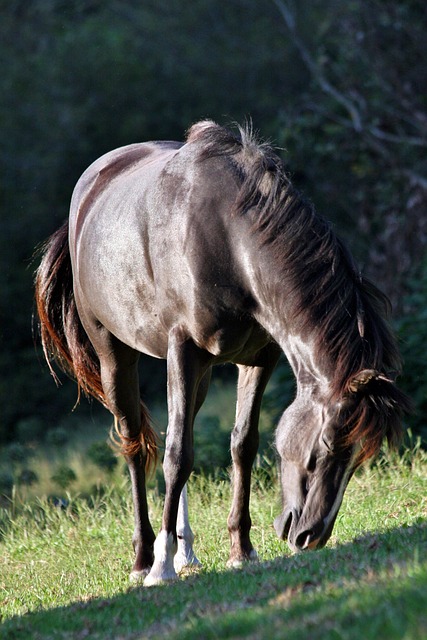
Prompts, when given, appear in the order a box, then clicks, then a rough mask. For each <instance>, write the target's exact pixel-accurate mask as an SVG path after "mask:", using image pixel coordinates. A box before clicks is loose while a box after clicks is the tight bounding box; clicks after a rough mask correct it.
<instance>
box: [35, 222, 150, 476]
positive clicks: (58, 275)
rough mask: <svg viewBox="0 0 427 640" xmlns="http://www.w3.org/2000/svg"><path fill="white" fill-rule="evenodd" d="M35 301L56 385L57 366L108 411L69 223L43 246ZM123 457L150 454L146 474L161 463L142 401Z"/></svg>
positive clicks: (124, 442) (123, 442)
mask: <svg viewBox="0 0 427 640" xmlns="http://www.w3.org/2000/svg"><path fill="white" fill-rule="evenodd" d="M35 301H36V309H37V314H38V318H39V326H40V337H41V343H42V347H43V352H44V355H45V358H46V361H47V363H48V366H49V369H50V372H51V373H52V376H53V377H54V379H55V381H56V382H57V383H58V377H57V375H56V373H55V371H54V369H53V363H54V362H56V363H57V364H58V366H59V367H60V368H61V369H62V370H63V371H64V372H65V373H66V374H67V375H69V376H70V377H72V378H74V379H75V380H76V382H77V385H78V399H77V402H78V401H79V399H80V395H81V391H83V392H84V393H85V394H86V395H88V396H93V397H94V398H96V399H97V400H99V401H100V402H101V403H102V404H103V405H104V407H106V408H107V409H109V406H108V402H107V399H106V397H105V394H104V390H103V388H102V382H101V370H100V364H99V359H98V356H97V354H96V352H95V349H94V348H93V346H92V343H91V342H90V340H89V338H88V336H87V334H86V332H85V330H84V328H83V325H82V323H81V320H80V318H79V315H78V312H77V307H76V302H75V298H74V291H73V276H72V270H71V258H70V248H69V243H68V222H65V223H64V224H63V225H62V227H60V229H58V231H56V232H55V233H54V234H53V235H52V236H51V237H50V238H49V240H48V241H47V242H46V244H45V245H44V246H43V247H42V260H41V262H40V266H39V267H38V269H37V271H36V277H35ZM118 433H119V436H120V440H121V452H122V453H123V454H124V455H125V456H135V455H137V454H139V453H140V452H141V451H145V452H146V455H147V469H149V468H151V467H152V466H154V465H155V463H156V460H157V436H156V433H155V431H154V429H153V428H152V426H151V422H150V416H149V413H148V410H147V408H146V407H145V405H144V404H143V403H142V402H141V429H140V433H139V434H138V436H136V437H135V438H126V437H125V436H123V435H122V434H121V433H120V432H118Z"/></svg>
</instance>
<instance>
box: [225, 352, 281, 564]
mask: <svg viewBox="0 0 427 640" xmlns="http://www.w3.org/2000/svg"><path fill="white" fill-rule="evenodd" d="M278 357H279V351H278V349H277V348H276V347H275V345H274V346H273V345H270V346H269V347H267V348H266V349H265V352H264V354H263V359H262V361H261V362H262V366H253V367H247V366H243V365H239V378H238V387H237V409H236V423H235V426H234V429H233V432H232V434H231V456H232V460H233V500H232V504H231V510H230V514H229V516H228V531H229V534H230V542H231V550H230V558H229V561H228V564H229V566H232V567H239V566H241V565H242V563H243V562H245V561H247V560H254V559H256V558H257V554H256V551H255V549H254V548H253V546H252V543H251V540H250V535H249V534H250V529H251V525H252V522H251V517H250V514H249V498H250V491H251V472H252V465H253V462H254V460H255V456H256V453H257V451H258V444H259V434H258V421H259V414H260V409H261V400H262V396H263V393H264V390H265V387H266V385H267V382H268V380H269V379H270V376H271V373H272V371H273V369H274V367H275V365H276V363H277V360H278Z"/></svg>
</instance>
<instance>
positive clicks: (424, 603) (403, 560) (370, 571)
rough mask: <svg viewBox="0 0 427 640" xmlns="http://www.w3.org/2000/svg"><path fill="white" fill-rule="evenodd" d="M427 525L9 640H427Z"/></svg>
mask: <svg viewBox="0 0 427 640" xmlns="http://www.w3.org/2000/svg"><path fill="white" fill-rule="evenodd" d="M426 551H427V522H421V523H418V524H416V525H413V526H411V527H398V528H396V529H392V530H389V531H387V532H384V533H380V534H375V533H369V534H366V535H364V536H362V537H360V538H357V539H356V540H354V541H353V542H351V543H349V544H345V545H339V546H337V547H335V548H326V549H323V550H321V551H316V552H308V553H306V554H301V555H298V556H292V557H283V558H280V559H276V560H274V561H271V562H264V563H263V562H260V563H258V564H250V565H247V566H246V567H245V568H244V569H242V570H239V571H236V570H233V571H224V572H212V573H203V572H202V573H200V574H197V575H194V574H193V575H190V576H189V577H187V578H186V579H184V580H181V581H180V582H177V583H174V584H172V585H169V586H166V587H157V588H151V589H144V588H143V587H133V588H129V590H128V591H127V592H125V593H120V594H118V595H117V596H115V597H113V598H109V599H93V600H90V601H88V602H76V603H73V604H71V605H69V606H67V607H59V608H56V609H51V610H43V611H39V612H34V613H30V614H27V615H25V616H22V617H15V618H12V619H10V620H8V621H6V622H4V623H3V625H1V626H0V638H2V639H3V638H4V639H6V638H7V640H15V639H18V638H19V639H21V638H31V639H32V640H38V639H40V640H41V639H47V638H49V639H50V638H52V639H53V638H58V639H64V640H69V639H71V638H72V639H73V640H75V639H77V640H80V639H82V640H83V639H84V638H94V639H95V638H96V639H97V638H100V639H101V638H102V639H106V638H115V639H117V640H118V639H119V638H120V639H122V640H129V639H135V640H136V639H143V638H157V637H158V638H165V637H169V638H176V639H178V638H179V639H182V640H184V639H187V638H188V639H190V638H191V639H194V638H239V637H241V638H248V637H251V638H264V637H268V638H282V637H286V638H287V640H289V639H292V638H299V640H302V639H303V638H306V637H307V638H308V637H309V638H310V639H315V638H328V639H329V638H331V639H334V638H360V637H364V638H366V639H369V638H372V639H374V638H375V640H379V639H380V638H387V640H391V639H394V638H396V639H397V638H399V639H400V638H405V639H407V640H417V639H418V638H419V639H420V640H422V639H423V638H425V637H427V615H426V611H427V564H426V560H425V558H426V555H427V554H426Z"/></svg>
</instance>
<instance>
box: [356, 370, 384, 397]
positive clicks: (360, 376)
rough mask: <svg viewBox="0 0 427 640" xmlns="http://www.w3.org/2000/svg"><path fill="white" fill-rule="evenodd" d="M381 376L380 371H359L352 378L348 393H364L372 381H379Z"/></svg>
mask: <svg viewBox="0 0 427 640" xmlns="http://www.w3.org/2000/svg"><path fill="white" fill-rule="evenodd" d="M380 377H385V376H381V374H380V373H379V372H378V371H375V369H362V371H359V373H357V374H356V375H355V376H354V377H353V378H351V380H350V382H349V383H348V391H349V393H357V392H358V391H362V390H363V389H366V385H367V384H369V382H370V381H371V380H377V379H378V378H380Z"/></svg>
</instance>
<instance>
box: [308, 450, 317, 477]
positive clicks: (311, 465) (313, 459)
mask: <svg viewBox="0 0 427 640" xmlns="http://www.w3.org/2000/svg"><path fill="white" fill-rule="evenodd" d="M316 462H317V459H316V456H315V455H314V454H313V453H312V454H311V455H310V457H309V459H308V462H307V471H309V472H310V473H313V471H314V470H315V468H316Z"/></svg>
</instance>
